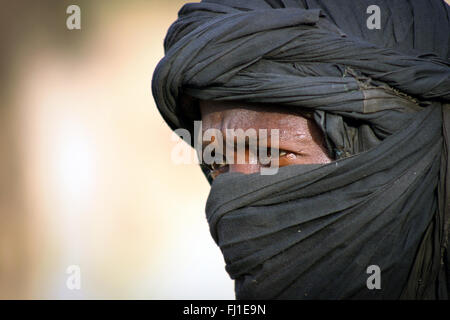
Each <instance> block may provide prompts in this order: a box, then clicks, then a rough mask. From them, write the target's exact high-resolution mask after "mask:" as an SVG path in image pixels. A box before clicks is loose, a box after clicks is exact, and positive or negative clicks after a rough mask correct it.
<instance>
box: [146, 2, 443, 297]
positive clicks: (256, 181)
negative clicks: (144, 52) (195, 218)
mask: <svg viewBox="0 0 450 320" xmlns="http://www.w3.org/2000/svg"><path fill="white" fill-rule="evenodd" d="M373 4H375V5H378V6H379V7H380V9H381V17H382V23H381V30H369V29H368V28H367V27H366V19H367V18H368V16H369V15H368V14H367V13H366V9H367V7H368V6H369V5H373ZM449 26H450V10H449V7H448V6H446V4H445V3H444V2H443V1H441V0H434V1H431V0H430V1H423V0H417V1H387V0H386V1H381V0H378V1H372V0H370V1H369V0H368V1H366V0H361V1H351V5H349V1H336V0H333V1H319V0H315V1H313V0H311V1H310V0H303V1H300V0H298V1H294V0H280V1H275V0H271V1H262V0H253V1H248V0H247V1H239V0H221V1H218V0H217V1H216V0H214V1H212V0H209V1H203V2H202V3H192V4H187V5H185V6H184V7H183V8H182V9H181V10H180V12H179V19H178V20H177V21H176V22H175V23H174V24H173V25H172V26H171V28H170V29H169V32H168V34H167V37H166V40H165V50H166V55H165V57H164V58H163V59H162V60H161V62H160V63H159V64H158V66H157V68H156V70H155V73H154V77H153V83H152V90H153V95H154V98H155V101H156V104H157V106H158V108H159V110H160V112H161V114H162V116H163V117H164V119H165V120H166V121H167V123H168V124H169V125H170V126H171V128H173V129H175V128H179V127H183V128H187V129H189V130H192V120H193V118H195V117H196V110H195V108H196V105H195V102H193V103H192V105H186V104H184V105H180V96H181V94H182V93H186V94H188V95H190V96H192V97H194V98H196V99H204V100H207V99H212V100H239V101H241V100H242V101H249V102H268V103H272V104H277V105H279V106H280V108H283V107H286V106H290V107H291V108H292V107H298V108H309V109H310V110H312V111H313V112H314V117H315V120H316V122H317V123H318V125H319V126H320V128H321V129H322V131H323V132H324V134H325V137H326V140H327V146H328V149H329V151H330V153H331V154H332V155H333V156H334V158H335V159H336V161H334V162H332V163H330V164H326V165H296V166H290V167H284V168H280V170H279V172H278V174H276V175H274V176H261V175H259V174H253V175H242V174H223V175H220V176H219V177H218V178H217V179H216V180H215V181H214V183H213V184H212V188H211V193H210V196H209V198H208V203H207V206H206V215H207V218H208V222H209V225H210V229H211V234H212V236H213V238H214V240H215V241H216V242H217V244H218V245H219V246H220V248H221V250H222V252H223V254H224V258H225V262H226V269H227V271H228V273H229V274H230V276H231V277H232V278H233V279H235V280H236V282H235V284H236V296H237V298H239V299H241V298H242V299H248V298H250V299H252V298H265V299H275V298H279V299H317V298H319V299H365V298H368V299H399V298H403V299H448V290H449V286H448V279H449V275H448V273H449V269H448V259H449V258H448V254H447V250H446V247H447V239H448V217H449V215H450V213H449V210H450V208H449V206H450V201H449V189H450V188H449V182H448V181H449V178H448V176H449V174H448V170H449V168H448V162H449V161H448V148H449V147H448V122H449V120H448V113H449V111H448V108H449V107H448V106H449V105H448V102H449V101H450V63H449V51H450V49H449V43H450V39H449V34H450V32H449V31H450V28H449ZM197 117H198V115H197ZM443 119H444V120H443ZM445 119H447V120H445ZM446 128H447V129H446ZM446 130H447V131H446ZM445 132H447V133H445ZM370 265H378V266H379V267H380V269H381V290H369V289H368V288H367V286H366V280H367V278H368V276H369V275H368V274H367V273H366V269H367V267H368V266H370Z"/></svg>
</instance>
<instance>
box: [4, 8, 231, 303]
mask: <svg viewBox="0 0 450 320" xmlns="http://www.w3.org/2000/svg"><path fill="white" fill-rule="evenodd" d="M183 3H185V1H163V0H160V1H156V0H153V1H151V0H145V1H144V0H95V1H93V0H91V1H63V0H36V1H29V0H26V1H25V0H14V1H12V0H11V1H2V3H1V5H2V8H1V10H0V41H1V46H2V49H1V50H0V79H1V86H0V102H1V105H0V154H1V162H0V298H3V299H12V298H19V299H80V298H81V299H234V288H233V282H232V281H231V280H230V278H229V277H228V275H227V273H226V272H225V269H224V261H223V257H222V255H221V253H220V250H219V248H218V247H217V246H216V244H215V243H214V241H213V240H212V238H211V236H210V234H209V229H208V225H207V222H206V218H205V213H204V206H205V201H206V198H207V196H208V192H209V185H208V183H207V181H206V179H205V178H204V177H203V175H202V173H201V170H200V169H199V168H198V167H197V166H196V165H194V164H192V165H175V164H173V163H172V162H171V158H170V154H171V150H172V148H173V146H174V145H175V144H176V142H174V141H172V139H171V131H170V130H169V128H168V126H167V125H166V124H165V123H164V122H163V121H162V119H161V117H160V115H159V113H158V111H157V109H156V107H155V104H154V101H153V98H152V95H151V77H152V73H153V70H154V68H155V66H156V64H157V62H158V61H159V60H160V59H161V58H162V56H163V39H164V36H165V34H166V31H167V29H168V27H169V26H170V24H171V23H172V22H173V21H175V19H176V15H177V12H178V10H179V9H180V8H181V6H182V5H183ZM70 4H77V5H79V6H80V7H81V28H82V29H81V30H71V31H70V30H68V29H67V28H66V19H67V17H68V14H66V8H67V6H68V5H70ZM186 148H188V147H187V145H186ZM70 265H78V266H80V268H81V289H80V290H69V289H68V288H67V286H66V281H67V279H68V277H69V275H68V274H66V269H67V267H68V266H70Z"/></svg>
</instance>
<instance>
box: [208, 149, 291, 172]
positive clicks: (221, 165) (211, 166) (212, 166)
mask: <svg viewBox="0 0 450 320" xmlns="http://www.w3.org/2000/svg"><path fill="white" fill-rule="evenodd" d="M289 153H290V152H288V151H285V150H279V152H278V156H279V157H280V158H281V157H284V156H287V155H288V154H289ZM222 159H223V163H213V164H203V165H204V166H205V167H206V168H207V169H208V170H209V171H210V172H214V171H217V170H220V169H222V168H224V167H227V166H228V164H227V163H226V158H225V156H222Z"/></svg>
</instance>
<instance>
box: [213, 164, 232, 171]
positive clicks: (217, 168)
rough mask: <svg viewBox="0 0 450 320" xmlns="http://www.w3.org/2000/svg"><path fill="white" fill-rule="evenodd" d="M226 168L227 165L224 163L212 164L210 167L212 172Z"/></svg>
mask: <svg viewBox="0 0 450 320" xmlns="http://www.w3.org/2000/svg"><path fill="white" fill-rule="evenodd" d="M227 166H228V164H226V163H213V164H212V165H210V167H211V169H212V170H220V169H222V168H225V167H227Z"/></svg>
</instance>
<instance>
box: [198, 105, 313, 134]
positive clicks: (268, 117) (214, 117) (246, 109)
mask: <svg viewBox="0 0 450 320" xmlns="http://www.w3.org/2000/svg"><path fill="white" fill-rule="evenodd" d="M199 105H200V111H201V115H202V126H203V131H205V130H207V129H211V128H214V129H219V130H221V131H225V129H243V130H247V129H250V128H252V129H256V130H258V129H269V130H270V129H279V130H280V133H281V132H282V131H288V132H295V131H303V132H304V131H305V129H307V126H308V119H307V118H305V116H304V115H302V114H301V113H299V112H295V111H294V110H289V109H286V108H282V107H280V106H277V105H271V104H259V105H258V104H254V103H252V104H250V103H245V102H222V101H200V104H199Z"/></svg>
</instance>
